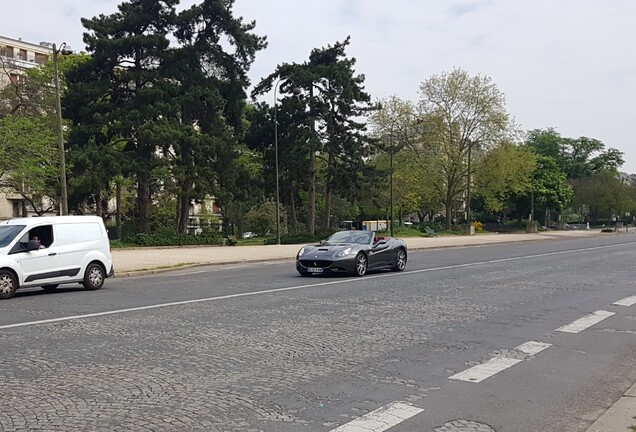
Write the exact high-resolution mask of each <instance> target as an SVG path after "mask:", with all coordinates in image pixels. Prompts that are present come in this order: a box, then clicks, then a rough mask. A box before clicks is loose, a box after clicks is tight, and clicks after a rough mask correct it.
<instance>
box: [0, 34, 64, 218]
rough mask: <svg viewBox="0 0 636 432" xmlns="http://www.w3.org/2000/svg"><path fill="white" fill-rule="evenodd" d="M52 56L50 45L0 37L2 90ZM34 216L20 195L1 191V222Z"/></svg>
mask: <svg viewBox="0 0 636 432" xmlns="http://www.w3.org/2000/svg"><path fill="white" fill-rule="evenodd" d="M52 54H53V46H52V44H50V43H47V42H40V43H39V44H35V43H31V42H26V41H23V40H22V39H21V38H18V39H13V38H10V37H6V36H1V35H0V89H1V88H4V87H6V86H8V85H11V84H17V83H18V82H19V81H20V80H21V79H24V78H23V77H24V75H25V72H26V71H27V70H28V69H30V68H33V67H36V66H38V65H41V64H43V63H46V62H47V61H48V59H49V58H50V56H51V55H52ZM0 133H1V131H0ZM33 214H34V212H33V209H32V208H31V206H30V205H29V204H28V203H27V202H26V201H25V200H24V198H23V197H22V196H21V195H20V194H18V193H15V191H12V190H7V189H0V220H3V219H9V218H11V217H16V216H31V215H33Z"/></svg>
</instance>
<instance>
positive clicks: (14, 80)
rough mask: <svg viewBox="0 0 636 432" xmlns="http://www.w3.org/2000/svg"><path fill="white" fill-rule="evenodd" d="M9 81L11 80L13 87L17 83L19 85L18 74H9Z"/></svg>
mask: <svg viewBox="0 0 636 432" xmlns="http://www.w3.org/2000/svg"><path fill="white" fill-rule="evenodd" d="M9 79H10V80H11V84H14V85H15V84H17V83H19V82H20V75H18V74H16V73H13V72H11V73H10V74H9Z"/></svg>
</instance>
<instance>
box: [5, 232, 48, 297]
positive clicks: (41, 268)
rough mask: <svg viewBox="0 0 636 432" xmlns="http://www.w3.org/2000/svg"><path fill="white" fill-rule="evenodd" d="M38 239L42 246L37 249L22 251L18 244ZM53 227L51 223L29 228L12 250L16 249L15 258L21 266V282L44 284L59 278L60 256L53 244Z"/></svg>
mask: <svg viewBox="0 0 636 432" xmlns="http://www.w3.org/2000/svg"><path fill="white" fill-rule="evenodd" d="M34 239H38V240H40V242H41V244H42V246H41V247H40V249H38V250H34V251H30V252H22V251H20V250H19V248H20V247H21V246H20V244H26V243H27V242H28V241H29V240H34ZM53 240H54V239H53V227H52V226H51V225H44V226H38V227H35V228H31V230H30V231H29V232H27V233H26V234H24V235H23V236H22V238H20V240H19V243H18V244H16V246H15V247H14V249H13V250H12V251H17V253H16V258H17V259H18V261H19V263H20V267H21V268H22V277H23V281H22V284H28V285H38V284H42V285H46V284H50V283H55V282H56V281H59V279H60V257H59V253H58V250H57V247H55V246H54V245H53V243H54V241H53ZM16 248H17V249H16Z"/></svg>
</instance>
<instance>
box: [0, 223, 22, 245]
mask: <svg viewBox="0 0 636 432" xmlns="http://www.w3.org/2000/svg"><path fill="white" fill-rule="evenodd" d="M22 228H24V225H3V226H0V247H5V246H6V245H8V244H9V243H11V240H13V239H14V238H15V236H16V235H18V233H19V232H20V231H22Z"/></svg>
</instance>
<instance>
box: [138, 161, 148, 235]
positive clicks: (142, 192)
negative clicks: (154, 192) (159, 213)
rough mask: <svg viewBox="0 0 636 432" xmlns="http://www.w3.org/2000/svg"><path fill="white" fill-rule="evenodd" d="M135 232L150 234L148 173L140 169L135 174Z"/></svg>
mask: <svg viewBox="0 0 636 432" xmlns="http://www.w3.org/2000/svg"><path fill="white" fill-rule="evenodd" d="M135 225H136V228H137V232H139V233H146V234H147V233H150V173H149V172H148V171H146V170H145V169H140V170H139V172H138V173H137V214H136V215H135Z"/></svg>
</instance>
